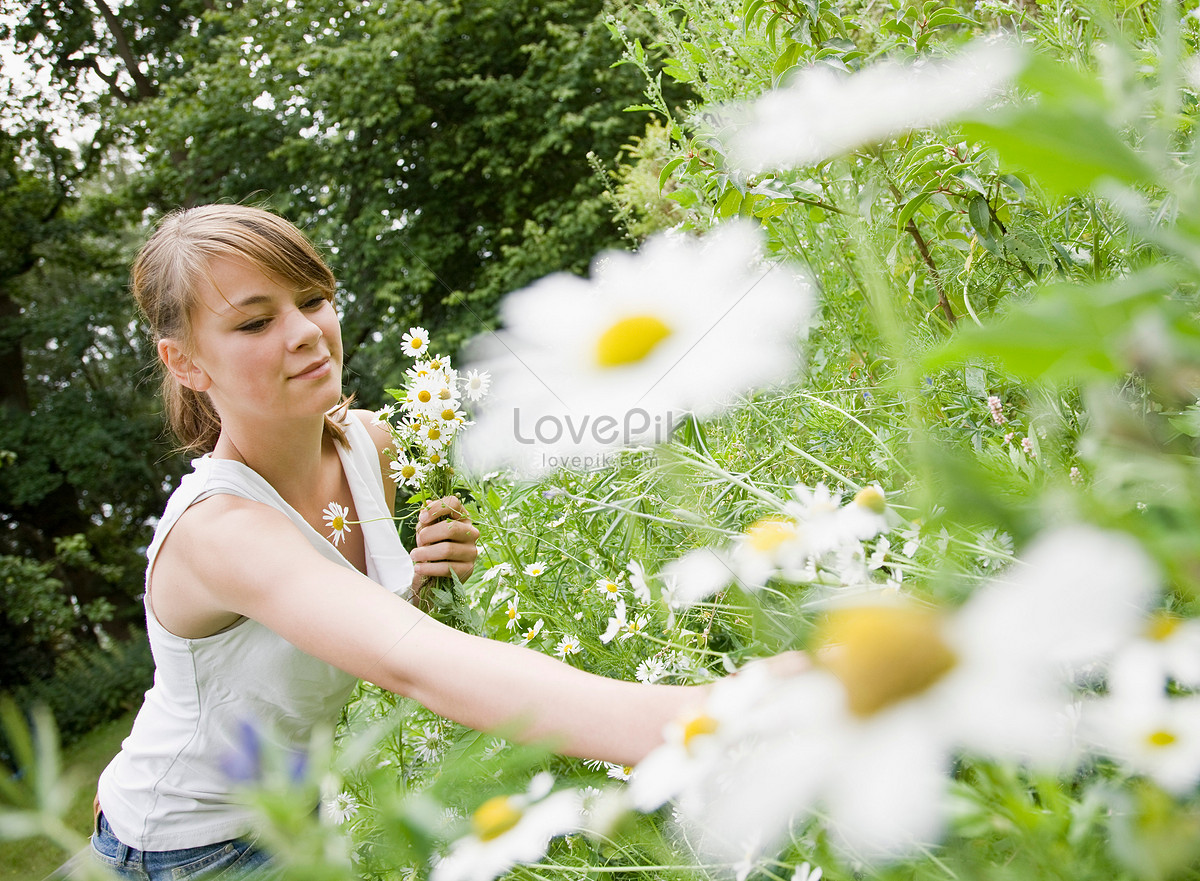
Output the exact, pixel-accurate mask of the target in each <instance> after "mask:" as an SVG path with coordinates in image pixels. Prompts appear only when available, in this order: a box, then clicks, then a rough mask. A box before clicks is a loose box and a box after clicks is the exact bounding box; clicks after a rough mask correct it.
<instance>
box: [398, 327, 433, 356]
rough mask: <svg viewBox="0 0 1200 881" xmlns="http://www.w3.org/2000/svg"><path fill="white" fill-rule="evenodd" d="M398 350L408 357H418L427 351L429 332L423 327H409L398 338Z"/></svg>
mask: <svg viewBox="0 0 1200 881" xmlns="http://www.w3.org/2000/svg"><path fill="white" fill-rule="evenodd" d="M400 351H402V352H403V353H404V354H405V355H407V356H408V357H409V358H419V357H421V356H422V355H424V354H425V353H426V352H428V351H429V333H428V332H427V331H426V330H425V328H423V327H410V328H409V329H408V330H407V331H406V332H405V334H404V336H402V337H401V338H400Z"/></svg>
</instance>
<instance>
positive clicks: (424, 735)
mask: <svg viewBox="0 0 1200 881" xmlns="http://www.w3.org/2000/svg"><path fill="white" fill-rule="evenodd" d="M447 744H448V740H447V738H446V735H445V733H444V732H443V731H442V726H441V725H439V724H438V723H437V722H430V723H427V724H425V725H422V726H421V728H420V729H419V730H417V731H416V732H414V734H413V736H412V745H413V750H414V751H415V752H416V754H417V756H418V757H419V758H421V759H423V760H425V761H426V762H436V761H437V760H438V759H440V758H441V757H442V753H443V752H444V751H445V749H446V746H447Z"/></svg>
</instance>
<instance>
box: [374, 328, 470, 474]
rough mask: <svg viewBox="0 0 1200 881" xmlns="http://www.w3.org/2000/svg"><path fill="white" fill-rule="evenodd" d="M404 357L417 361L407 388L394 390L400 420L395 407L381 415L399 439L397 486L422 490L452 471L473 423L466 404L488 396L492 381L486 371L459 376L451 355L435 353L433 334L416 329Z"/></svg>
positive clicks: (408, 338)
mask: <svg viewBox="0 0 1200 881" xmlns="http://www.w3.org/2000/svg"><path fill="white" fill-rule="evenodd" d="M403 351H404V354H405V355H408V356H409V357H414V358H416V359H417V361H416V363H415V364H413V366H412V367H410V368H409V369H408V371H407V373H406V378H407V382H406V384H405V387H404V388H403V389H389V393H390V394H391V395H392V397H394V398H395V399H396V401H397V405H396V406H398V408H399V411H400V419H399V421H393V419H392V417H393V416H394V415H395V409H396V408H395V407H392V408H390V409H386V410H385V411H384V412H383V413H381V417H380V421H381V422H382V423H383V424H384V425H387V426H388V427H389V428H390V430H391V432H392V436H393V438H394V439H395V446H396V458H395V461H393V462H392V466H391V467H392V478H393V479H394V480H395V481H396V484H397V485H398V486H409V487H411V488H413V489H415V490H420V489H422V488H424V487H425V486H426V482H427V478H428V477H429V476H430V475H431V474H433V473H434V472H438V471H441V472H445V471H446V469H448V468H449V464H450V461H449V456H450V445H451V443H452V441H453V440H454V438H455V436H456V435H457V433H458V432H459V430H460V429H462V428H463V427H464V426H466V425H469V424H470V422H469V421H468V419H467V414H466V412H465V411H464V410H463V400H464V398H465V399H466V400H467V401H471V402H475V401H479V400H480V399H481V398H483V396H484V395H486V394H487V391H488V386H489V385H490V383H491V378H490V376H489V375H488V374H487V373H486V372H480V371H478V370H472V371H469V372H468V373H467V374H466V375H465V376H462V375H460V374H459V372H458V371H457V370H455V369H454V366H453V365H452V364H451V362H450V358H449V356H447V355H431V354H430V352H429V334H428V333H426V332H425V329H424V328H422V327H413V328H410V329H409V330H408V332H407V333H405V334H404V337H403Z"/></svg>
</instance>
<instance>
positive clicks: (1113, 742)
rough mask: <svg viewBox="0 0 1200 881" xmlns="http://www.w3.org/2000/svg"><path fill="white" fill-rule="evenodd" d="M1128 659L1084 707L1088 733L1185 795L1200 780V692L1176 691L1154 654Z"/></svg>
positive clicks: (1105, 747) (1096, 743)
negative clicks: (1132, 662)
mask: <svg viewBox="0 0 1200 881" xmlns="http://www.w3.org/2000/svg"><path fill="white" fill-rule="evenodd" d="M1138 660H1139V662H1140V663H1141V666H1142V669H1141V670H1139V671H1137V673H1134V672H1133V671H1132V670H1130V669H1129V666H1128V661H1127V666H1126V668H1125V670H1124V671H1123V674H1124V675H1122V676H1121V677H1119V678H1117V679H1114V680H1113V681H1112V682H1111V683H1110V687H1109V693H1108V694H1107V695H1106V696H1105V697H1103V698H1098V699H1095V700H1092V701H1090V702H1089V703H1087V704H1085V705H1084V709H1083V723H1082V726H1081V728H1082V731H1083V736H1084V737H1085V739H1087V740H1088V741H1089V742H1090V743H1092V744H1093V746H1094V747H1096V748H1097V749H1098V750H1099V751H1100V752H1101V753H1104V754H1106V755H1109V756H1111V757H1113V758H1114V759H1116V760H1117V761H1118V762H1120V763H1121V764H1122V765H1124V766H1125V767H1127V768H1128V769H1129V770H1131V771H1133V772H1134V773H1135V774H1143V775H1145V776H1147V777H1149V778H1150V779H1151V780H1153V781H1154V782H1155V783H1157V784H1158V785H1159V786H1161V787H1162V788H1163V789H1166V790H1167V791H1168V792H1172V793H1174V794H1176V795H1179V796H1185V795H1188V794H1189V793H1191V792H1193V791H1194V790H1195V788H1196V784H1197V783H1200V696H1196V695H1192V696H1187V697H1171V696H1169V695H1168V694H1167V691H1166V688H1165V683H1164V682H1163V681H1162V678H1161V670H1160V668H1159V667H1158V665H1157V663H1156V660H1155V659H1154V658H1152V657H1151V656H1149V655H1143V656H1142V657H1141V658H1139V659H1138Z"/></svg>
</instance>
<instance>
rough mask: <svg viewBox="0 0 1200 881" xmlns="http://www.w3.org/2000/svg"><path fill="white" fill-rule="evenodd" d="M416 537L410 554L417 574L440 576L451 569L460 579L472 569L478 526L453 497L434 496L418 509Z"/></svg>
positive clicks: (476, 546)
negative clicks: (440, 497)
mask: <svg viewBox="0 0 1200 881" xmlns="http://www.w3.org/2000/svg"><path fill="white" fill-rule="evenodd" d="M416 539H417V546H416V547H415V548H413V550H412V553H411V557H412V561H413V566H414V569H415V571H416V574H417V575H418V576H425V577H441V576H447V575H449V574H450V573H451V572H452V571H453V572H454V574H455V575H457V576H458V578H459V579H460V580H462V579H466V578H467V577H469V576H470V574H471V572H472V571H473V570H474V568H475V558H476V557H478V556H479V547H478V545H477V542H478V541H479V530H478V529H476V528H475V526H474V525H472V523H471V519H470V517H469V516H468V515H467V511H466V508H464V507H463V503H462V501H461V500H460V499H458V498H457V497H455V496H446V497H445V498H442V499H437V500H435V501H432V502H430V503H429V504H427V505H426V506H425V507H424V508H423V509H422V510H421V514H420V516H419V517H418V518H417V535H416Z"/></svg>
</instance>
